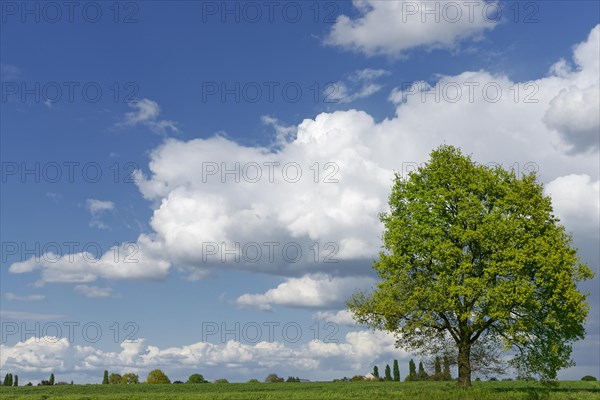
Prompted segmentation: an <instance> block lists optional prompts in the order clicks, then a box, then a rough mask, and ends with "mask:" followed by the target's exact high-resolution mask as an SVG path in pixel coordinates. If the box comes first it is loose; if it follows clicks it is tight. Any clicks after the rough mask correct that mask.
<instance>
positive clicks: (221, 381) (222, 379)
mask: <svg viewBox="0 0 600 400" xmlns="http://www.w3.org/2000/svg"><path fill="white" fill-rule="evenodd" d="M215 383H229V381H228V380H227V379H225V378H221V379H217V380H215Z"/></svg>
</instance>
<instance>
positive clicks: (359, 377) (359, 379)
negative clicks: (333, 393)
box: [350, 375, 365, 382]
mask: <svg viewBox="0 0 600 400" xmlns="http://www.w3.org/2000/svg"><path fill="white" fill-rule="evenodd" d="M350 380H351V381H352V382H362V381H364V380H365V377H364V376H362V375H354V376H353V377H352V379H350Z"/></svg>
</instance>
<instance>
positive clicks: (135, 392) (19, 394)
mask: <svg viewBox="0 0 600 400" xmlns="http://www.w3.org/2000/svg"><path fill="white" fill-rule="evenodd" d="M0 398H1V399H2V400H12V399H32V400H33V399H35V400H42V399H66V400H95V399H98V400H126V399H127V400H131V399H156V400H158V399H173V400H185V399H211V400H221V399H223V400H224V399H227V400H250V399H253V400H254V399H256V400H258V399H261V400H262V399H265V400H279V399H282V400H283V399H285V400H288V399H297V400H316V399H375V400H378V399H381V400H390V399H407V400H408V399H410V400H500V399H502V400H505V399H506V400H567V399H569V400H598V399H600V382H582V381H563V382H561V383H560V385H559V386H558V387H546V386H543V385H542V384H540V383H538V382H521V381H500V382H474V383H473V387H472V388H470V389H467V390H463V389H459V388H457V387H456V384H455V383H454V382H401V383H396V382H310V383H255V384H250V383H230V384H214V383H213V384H197V385H189V384H181V385H148V384H138V385H64V386H21V387H1V386H0Z"/></svg>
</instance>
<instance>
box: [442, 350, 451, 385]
mask: <svg viewBox="0 0 600 400" xmlns="http://www.w3.org/2000/svg"><path fill="white" fill-rule="evenodd" d="M442 380H443V381H450V380H452V374H451V373H450V358H448V355H447V354H444V371H443V372H442Z"/></svg>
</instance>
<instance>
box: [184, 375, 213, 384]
mask: <svg viewBox="0 0 600 400" xmlns="http://www.w3.org/2000/svg"><path fill="white" fill-rule="evenodd" d="M186 383H208V381H207V380H206V379H204V377H203V376H202V375H201V374H192V375H190V377H189V378H188V380H187V382H186Z"/></svg>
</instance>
